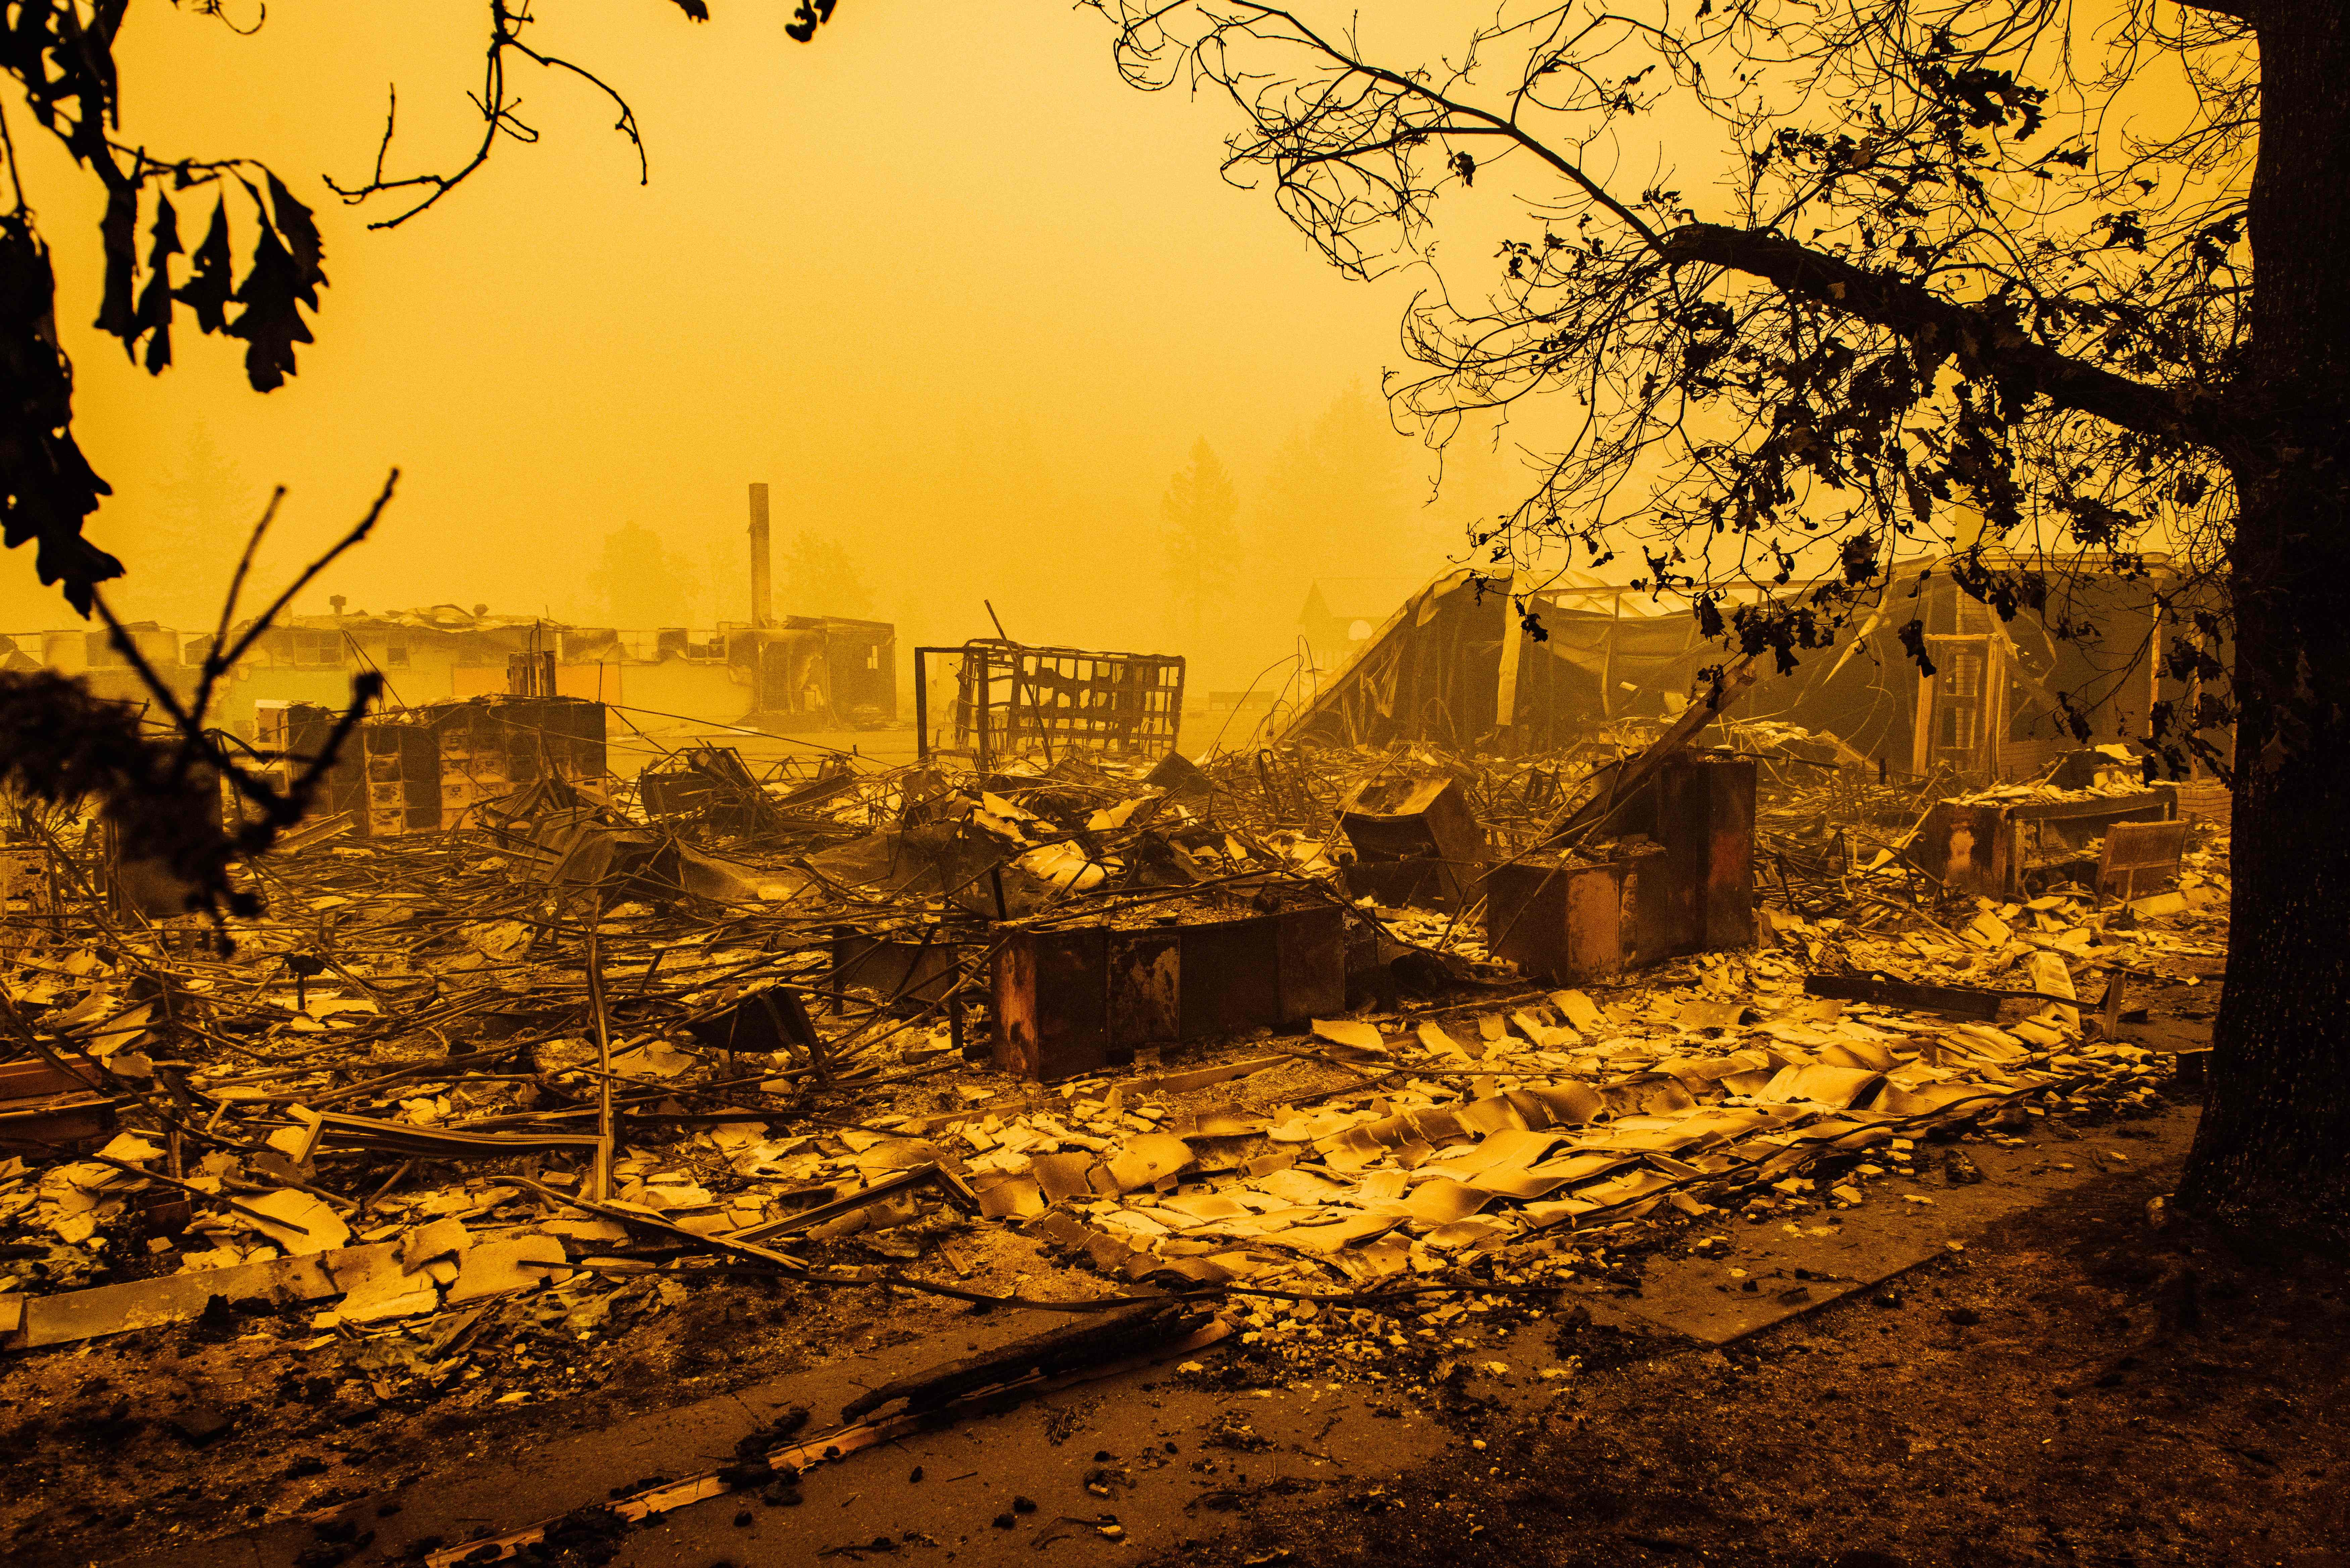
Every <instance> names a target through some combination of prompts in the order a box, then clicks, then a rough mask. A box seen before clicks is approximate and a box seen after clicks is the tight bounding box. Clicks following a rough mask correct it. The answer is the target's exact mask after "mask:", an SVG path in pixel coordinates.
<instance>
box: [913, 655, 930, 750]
mask: <svg viewBox="0 0 2350 1568" xmlns="http://www.w3.org/2000/svg"><path fill="white" fill-rule="evenodd" d="M929 651H930V649H926V648H918V649H914V760H915V761H916V762H918V763H927V762H929V761H930V760H931V692H930V686H929V683H928V682H927V681H926V680H925V679H924V677H923V671H922V667H923V665H924V664H925V663H926V662H927V661H926V660H925V659H923V658H922V655H924V654H925V653H928V652H929Z"/></svg>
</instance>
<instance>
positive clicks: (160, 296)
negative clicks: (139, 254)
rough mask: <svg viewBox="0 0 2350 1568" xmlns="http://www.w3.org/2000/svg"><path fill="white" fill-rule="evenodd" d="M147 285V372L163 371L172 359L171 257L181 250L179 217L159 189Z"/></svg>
mask: <svg viewBox="0 0 2350 1568" xmlns="http://www.w3.org/2000/svg"><path fill="white" fill-rule="evenodd" d="M147 235H148V239H149V242H150V244H149V245H148V248H147V286H146V287H145V288H144V289H143V290H141V291H140V295H139V316H138V319H137V321H136V323H135V325H136V327H137V328H138V329H139V330H140V332H143V333H145V334H146V335H147V361H146V362H147V373H148V374H149V375H151V376H155V375H161V373H162V371H163V369H164V368H165V367H166V366H168V365H170V364H171V362H172V276H171V266H172V257H173V256H175V255H178V254H180V218H179V214H178V213H174V212H173V211H172V203H171V202H170V201H168V200H167V199H165V198H164V197H163V196H162V195H161V194H160V193H159V194H158V195H157V196H156V198H155V222H154V223H153V225H152V226H151V227H150V228H149V229H148V231H147Z"/></svg>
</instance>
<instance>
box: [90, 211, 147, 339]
mask: <svg viewBox="0 0 2350 1568" xmlns="http://www.w3.org/2000/svg"><path fill="white" fill-rule="evenodd" d="M138 231H139V187H138V186H136V185H133V184H131V183H130V182H127V181H126V182H122V183H120V184H118V185H116V186H114V187H113V188H112V189H110V190H109V191H108V192H107V193H106V216H105V217H103V218H101V219H99V224H98V238H99V249H100V251H101V252H102V253H103V254H104V257H105V268H106V292H105V294H104V295H103V296H101V297H100V298H99V306H98V319H97V320H96V321H95V322H93V323H91V325H92V326H94V327H97V328H98V329H99V331H100V332H103V333H105V334H107V335H108V336H109V337H120V338H121V339H122V351H123V352H124V353H125V354H133V355H135V353H136V348H134V343H135V340H136V339H137V337H138V336H139V324H138V315H139V312H138V308H137V306H135V305H133V304H132V302H131V280H132V278H133V276H134V275H136V273H137V272H138V268H139V233H138Z"/></svg>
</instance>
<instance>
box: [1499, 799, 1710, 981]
mask: <svg viewBox="0 0 2350 1568" xmlns="http://www.w3.org/2000/svg"><path fill="white" fill-rule="evenodd" d="M1612 820H1613V821H1615V822H1617V823H1619V824H1621V831H1622V833H1623V837H1622V838H1621V839H1620V840H1619V841H1618V843H1617V848H1616V850H1615V852H1614V853H1613V854H1611V855H1609V856H1608V857H1607V858H1605V859H1597V858H1580V857H1575V856H1572V855H1568V856H1558V855H1549V856H1544V857H1536V858H1530V859H1523V860H1519V861H1514V862H1512V863H1510V864H1507V865H1503V866H1500V867H1495V868H1494V870H1493V872H1492V875H1491V876H1490V877H1488V878H1487V880H1486V884H1485V892H1486V898H1487V900H1488V902H1487V905H1486V912H1485V929H1486V930H1487V931H1488V932H1489V933H1491V935H1490V936H1489V938H1488V942H1489V944H1490V946H1491V948H1492V952H1493V955H1494V956H1495V957H1496V958H1503V959H1507V960H1509V961H1511V962H1513V963H1514V964H1516V965H1517V966H1518V967H1519V968H1520V969H1521V970H1523V971H1525V972H1527V973H1529V974H1540V975H1547V976H1549V977H1550V978H1551V979H1553V980H1554V981H1559V982H1562V983H1566V984H1574V983H1576V982H1578V981H1589V980H1600V979H1605V978H1607V976H1610V975H1616V974H1620V973H1622V972H1624V971H1626V970H1630V969H1638V968H1639V967H1641V966H1642V965H1644V964H1650V963H1655V962H1657V961H1659V960H1661V959H1667V958H1672V957H1675V956H1677V955H1679V954H1681V953H1691V952H1702V951H1707V950H1715V949H1721V948H1732V947H1743V946H1745V945H1747V944H1748V943H1751V942H1752V941H1753V940H1754V764H1753V763H1752V762H1748V761H1744V760H1741V759H1735V758H1716V757H1703V756H1685V757H1679V758H1675V759H1674V760H1672V761H1671V762H1669V763H1666V764H1665V765H1664V766H1663V767H1662V768H1661V769H1659V771H1658V773H1657V775H1656V777H1655V778H1653V779H1652V780H1650V781H1649V783H1648V784H1647V785H1646V786H1645V787H1644V788H1643V789H1642V791H1641V793H1640V795H1639V796H1638V797H1637V798H1635V799H1633V800H1631V801H1629V802H1627V804H1626V805H1625V806H1624V807H1623V808H1621V809H1620V810H1618V811H1617V813H1615V814H1613V816H1612Z"/></svg>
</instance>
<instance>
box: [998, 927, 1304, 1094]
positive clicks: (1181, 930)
mask: <svg viewBox="0 0 2350 1568" xmlns="http://www.w3.org/2000/svg"><path fill="white" fill-rule="evenodd" d="M991 979H992V982H993V983H992V995H993V1004H994V1005H993V1012H994V1018H995V1062H996V1065H997V1066H998V1067H999V1068H1001V1069H1002V1070H1003V1071H1004V1072H1007V1073H1013V1074H1016V1075H1021V1076H1024V1077H1030V1078H1042V1079H1055V1078H1066V1077H1071V1076H1074V1075H1077V1074H1080V1073H1089V1072H1097V1071H1099V1070H1100V1069H1102V1068H1104V1067H1107V1066H1111V1065H1114V1064H1120V1063H1124V1062H1128V1061H1131V1060H1132V1059H1133V1056H1134V1048H1135V1047H1136V1046H1138V1045H1148V1044H1159V1043H1162V1042H1169V1041H1177V1040H1199V1039H1205V1038H1208V1037H1210V1036H1212V1035H1218V1034H1230V1033H1237V1032H1239V1031H1241V1030H1246V1029H1278V1028H1283V1027H1286V1026H1289V1025H1294V1024H1297V1023H1304V1022H1305V1020H1307V1019H1309V1018H1311V1017H1313V1016H1314V1015H1315V1014H1316V1013H1332V1012H1339V1011H1341V1010H1343V1009H1344V1008H1345V1006H1346V1002H1347V962H1346V915H1345V912H1344V911H1343V910H1341V909H1337V908H1336V907H1335V906H1329V905H1308V906H1304V907H1301V908H1298V909H1284V910H1282V911H1279V912H1277V913H1274V914H1270V915H1252V916H1247V917H1244V918H1242V919H1190V920H1179V921H1178V922H1176V923H1174V924H1170V925H1154V926H1142V927H1131V928H1129V927H1116V926H1098V925H1097V926H1066V927H1060V928H1057V929H1043V930H1029V929H1016V930H1010V931H1007V932H1006V933H1005V934H1004V936H1003V943H1002V946H1001V947H999V948H998V949H997V951H996V956H995V961H994V965H993V971H992V975H991Z"/></svg>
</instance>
